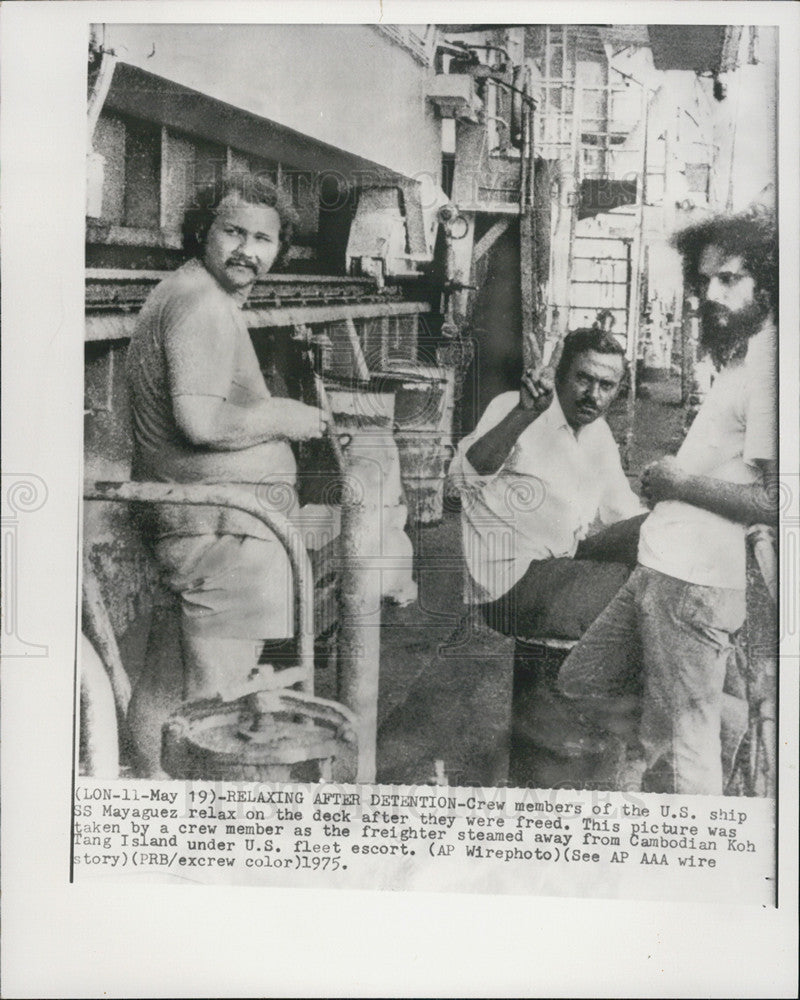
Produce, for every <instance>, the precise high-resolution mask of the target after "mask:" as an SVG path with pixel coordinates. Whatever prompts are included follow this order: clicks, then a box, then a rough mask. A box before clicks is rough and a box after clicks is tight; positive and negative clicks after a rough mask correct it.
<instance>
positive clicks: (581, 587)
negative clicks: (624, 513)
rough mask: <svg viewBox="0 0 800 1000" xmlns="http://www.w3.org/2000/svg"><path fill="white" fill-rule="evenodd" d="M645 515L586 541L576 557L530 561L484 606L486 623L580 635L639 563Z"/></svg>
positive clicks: (507, 630) (525, 631)
mask: <svg viewBox="0 0 800 1000" xmlns="http://www.w3.org/2000/svg"><path fill="white" fill-rule="evenodd" d="M645 516H646V515H644V514H642V515H639V516H637V517H632V518H629V519H628V520H626V521H620V522H619V523H618V524H614V525H611V527H610V528H606V529H604V530H603V531H601V532H598V534H596V535H593V536H592V537H591V538H587V539H584V540H583V541H582V542H580V544H579V545H578V550H577V552H576V553H575V557H574V558H573V559H567V558H561V559H542V560H539V561H536V562H532V563H531V564H530V566H529V567H528V569H527V570H526V572H525V575H524V576H523V577H522V579H521V580H519V581H518V582H517V583H516V584H515V585H514V586H513V587H512V588H511V590H509V591H508V593H506V594H503V596H502V597H500V598H498V600H496V601H492V602H491V603H490V604H483V605H481V612H482V614H483V617H484V619H485V620H486V623H487V625H489V627H490V628H493V629H494V630H495V631H497V632H502V633H504V634H505V635H515V636H521V637H526V638H535V637H536V636H547V637H549V638H553V639H580V637H581V636H582V635H583V633H584V632H585V631H586V629H587V628H588V627H589V626H590V625H591V624H592V622H593V621H594V620H595V618H597V616H598V615H599V614H600V612H601V611H603V609H604V608H605V607H606V605H607V604H608V603H609V601H610V600H611V599H612V597H614V596H615V594H616V593H617V591H618V590H619V589H620V587H621V586H622V585H623V584H624V583H625V581H626V580H627V578H628V576H629V575H630V572H631V570H632V569H633V567H634V566H635V565H636V552H637V548H638V544H639V529H640V527H641V525H642V521H643V520H644V518H645Z"/></svg>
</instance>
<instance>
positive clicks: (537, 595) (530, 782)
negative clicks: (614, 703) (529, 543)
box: [481, 515, 646, 788]
mask: <svg viewBox="0 0 800 1000" xmlns="http://www.w3.org/2000/svg"><path fill="white" fill-rule="evenodd" d="M645 516H646V515H641V516H638V517H635V518H630V519H629V520H626V521H621V522H619V523H618V524H615V525H612V526H611V527H610V528H607V529H605V530H604V531H602V532H599V533H598V534H597V535H593V536H592V537H591V538H588V539H585V540H584V541H583V542H581V543H580V544H579V546H578V550H577V552H576V553H575V558H573V559H546V560H542V561H539V562H533V563H531V565H530V566H529V567H528V569H527V571H526V573H525V575H524V576H523V577H522V579H521V580H519V581H518V583H517V584H515V586H514V587H512V588H511V590H510V591H509V592H508V593H507V594H504V595H503V597H501V598H500V599H499V600H497V601H493V602H492V603H491V604H484V605H482V606H481V612H482V614H483V616H484V618H485V620H486V622H487V624H488V625H489V626H490V627H491V628H493V629H495V630H496V631H498V632H503V633H504V634H506V635H513V636H516V637H517V643H516V647H515V655H514V681H513V693H512V724H511V744H510V748H509V749H510V754H509V782H510V784H511V785H513V786H517V787H525V786H528V787H530V786H533V787H540V788H556V787H576V788H580V787H583V788H590V787H594V788H602V787H609V786H610V784H611V775H610V774H609V773H608V767H609V760H608V754H607V752H606V750H607V744H606V742H605V740H603V739H602V737H599V734H598V733H597V730H596V728H595V727H594V726H593V725H591V724H587V721H586V720H585V719H584V718H583V717H582V714H581V712H580V711H579V710H576V705H575V704H574V703H573V702H570V701H569V699H566V698H565V697H564V696H563V695H562V694H561V693H560V692H559V691H558V690H557V687H556V678H557V676H558V671H559V667H560V664H561V661H562V660H563V658H564V657H565V656H566V654H567V651H566V650H553V649H551V650H547V649H545V648H543V647H541V646H537V645H536V643H535V639H536V637H537V636H539V637H548V638H560V639H579V638H580V637H581V636H582V635H583V634H584V632H585V631H586V630H587V629H588V628H589V626H590V625H591V624H592V623H593V622H594V620H595V619H596V618H597V616H598V615H599V614H600V613H601V612H602V611H603V610H604V609H605V607H606V606H607V605H608V604H609V603H610V601H611V600H612V599H613V598H614V597H615V596H616V594H617V592H618V591H619V590H620V588H621V587H622V586H623V584H624V583H625V581H626V580H627V578H628V576H629V575H630V573H631V570H632V569H633V567H634V566H635V565H636V553H637V549H638V542H639V528H640V527H641V524H642V522H643V521H644V518H645ZM526 639H530V640H533V641H532V642H531V643H528V642H526V641H525V640H526ZM621 709H622V710H621V716H620V723H621V726H622V728H623V729H624V728H626V727H627V726H628V725H631V724H632V722H633V720H634V719H635V712H634V713H633V715H632V714H631V711H630V706H629V705H623V706H621ZM619 735H622V733H620V734H619Z"/></svg>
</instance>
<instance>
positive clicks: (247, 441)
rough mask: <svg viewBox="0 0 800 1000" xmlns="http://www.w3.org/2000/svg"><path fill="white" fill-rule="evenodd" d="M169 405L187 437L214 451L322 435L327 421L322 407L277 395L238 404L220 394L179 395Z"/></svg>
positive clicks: (301, 439) (236, 449) (201, 446)
mask: <svg viewBox="0 0 800 1000" xmlns="http://www.w3.org/2000/svg"><path fill="white" fill-rule="evenodd" d="M172 405H173V410H174V413H175V420H176V422H177V424H178V427H179V428H180V430H181V432H182V433H183V434H185V435H186V437H187V438H188V439H189V441H191V443H192V444H194V445H196V446H197V447H200V448H211V449H215V450H217V451H240V450H241V449H243V448H251V447H253V445H257V444H261V443H262V442H264V441H274V440H286V441H307V440H309V439H310V438H318V437H321V436H322V435H323V434H324V433H325V428H326V422H327V420H326V417H325V414H324V413H323V412H322V410H318V409H317V408H316V407H314V406H306V404H305V403H301V402H299V401H298V400H296V399H285V398H280V397H273V398H272V399H265V400H263V402H261V403H259V404H258V405H256V406H251V407H240V406H232V405H231V404H230V403H228V402H227V401H226V400H224V399H222V398H221V397H220V396H198V395H182V396H175V397H174V398H173V403H172Z"/></svg>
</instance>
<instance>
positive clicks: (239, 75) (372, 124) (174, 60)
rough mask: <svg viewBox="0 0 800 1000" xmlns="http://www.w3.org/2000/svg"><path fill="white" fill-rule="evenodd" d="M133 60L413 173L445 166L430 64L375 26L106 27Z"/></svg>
mask: <svg viewBox="0 0 800 1000" xmlns="http://www.w3.org/2000/svg"><path fill="white" fill-rule="evenodd" d="M105 45H106V47H109V48H112V49H114V50H115V51H116V53H117V56H118V58H119V59H120V60H122V61H124V62H128V63H131V64H133V65H135V66H139V67H141V68H142V69H144V70H147V71H148V72H150V73H155V74H156V75H158V76H163V77H165V78H167V79H168V80H172V81H174V82H176V83H180V84H183V85H184V86H186V87H191V88H193V89H194V90H199V91H202V92H203V93H205V94H208V95H210V96H212V97H215V98H217V99H219V100H222V101H226V102H228V103H229V104H232V105H235V106H236V107H240V108H244V109H245V110H247V111H250V112H252V113H254V114H257V115H261V116H263V117H265V118H269V119H271V120H273V121H277V122H280V123H281V124H283V125H287V126H289V127H290V128H293V129H296V130H297V131H299V132H302V133H304V134H306V135H310V136H313V137H314V138H316V139H320V140H322V141H324V142H328V143H331V144H332V145H334V146H338V147H339V148H341V149H345V150H347V151H349V152H351V153H355V154H357V155H359V156H363V157H365V158H367V159H370V160H373V161H375V162H377V163H379V164H381V165H382V166H386V167H389V168H390V169H393V170H397V171H399V172H401V173H404V174H407V175H414V174H417V173H420V172H423V171H424V172H428V173H432V174H433V176H434V177H435V178H437V179H438V177H439V173H440V153H441V141H440V125H439V120H438V119H437V118H436V115H435V112H434V109H433V107H432V106H431V105H430V103H429V102H428V101H427V100H426V97H425V92H426V82H427V79H428V78H429V76H430V75H431V74H432V72H433V71H432V69H431V68H430V67H427V66H424V65H423V64H422V63H420V62H419V61H418V60H417V59H415V58H414V56H412V55H411V53H410V52H408V51H406V50H405V49H404V48H402V47H401V46H399V45H397V44H395V43H394V42H393V41H392V40H391V39H389V38H386V37H385V36H382V35H381V34H380V32H379V31H378V30H376V29H375V28H374V27H370V26H368V25H358V24H356V25H349V24H341V25H319V24H308V25H296V24H287V25H275V24H259V25H212V24H194V25H190V24H187V25H175V24H112V25H106V26H105Z"/></svg>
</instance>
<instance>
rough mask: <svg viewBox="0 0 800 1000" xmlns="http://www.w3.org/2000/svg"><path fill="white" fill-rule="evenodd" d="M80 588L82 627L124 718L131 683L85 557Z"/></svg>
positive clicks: (120, 715)
mask: <svg viewBox="0 0 800 1000" xmlns="http://www.w3.org/2000/svg"><path fill="white" fill-rule="evenodd" d="M82 590H83V594H82V618H83V630H84V632H85V633H86V636H87V638H88V640H89V641H90V642H91V643H92V645H93V646H94V648H95V650H97V652H98V654H99V656H100V659H101V660H102V661H103V663H104V665H105V668H106V671H107V672H108V679H109V681H110V683H111V690H112V691H113V693H114V704H115V705H116V706H117V712H118V713H119V717H120V719H125V718H126V717H127V714H128V705H129V703H130V700H131V682H130V678H129V677H128V674H127V672H126V671H125V667H124V666H123V663H122V657H121V656H120V653H119V647H118V646H117V637H116V636H115V635H114V629H113V626H112V625H111V619H110V618H109V617H108V611H107V609H106V606H105V604H104V602H103V598H102V595H101V593H100V584H99V583H98V582H97V577H96V576H95V574H94V570H93V569H92V567H91V565H90V563H89V561H88V559H85V560H84V563H83V588H82Z"/></svg>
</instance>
